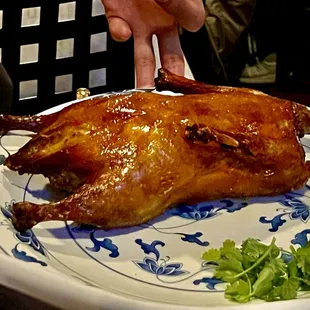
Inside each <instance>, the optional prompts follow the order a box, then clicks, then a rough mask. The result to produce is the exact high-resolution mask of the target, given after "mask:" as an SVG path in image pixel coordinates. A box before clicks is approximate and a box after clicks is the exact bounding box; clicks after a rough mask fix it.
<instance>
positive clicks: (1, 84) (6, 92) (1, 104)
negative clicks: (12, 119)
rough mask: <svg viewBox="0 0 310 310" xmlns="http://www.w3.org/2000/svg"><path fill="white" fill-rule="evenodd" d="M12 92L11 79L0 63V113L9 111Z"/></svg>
mask: <svg viewBox="0 0 310 310" xmlns="http://www.w3.org/2000/svg"><path fill="white" fill-rule="evenodd" d="M12 93H13V84H12V81H11V79H10V77H9V75H8V74H7V72H6V70H5V69H4V67H3V66H2V64H0V114H4V113H5V114H7V113H10V112H11V106H12Z"/></svg>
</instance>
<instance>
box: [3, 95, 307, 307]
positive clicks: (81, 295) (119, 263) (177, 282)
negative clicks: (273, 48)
mask: <svg viewBox="0 0 310 310" xmlns="http://www.w3.org/2000/svg"><path fill="white" fill-rule="evenodd" d="M75 102H76V101H75ZM69 104H72V102H70V103H68V104H66V105H62V106H59V107H56V108H53V109H50V110H48V111H46V112H45V113H52V112H55V111H57V110H60V109H61V108H63V107H64V106H67V105H69ZM28 140H29V133H27V132H12V133H10V134H9V135H7V136H5V137H3V138H2V139H1V144H2V146H3V148H1V149H0V154H1V155H2V159H3V158H4V156H7V152H9V153H14V152H16V151H17V150H18V149H19V148H20V147H21V146H22V145H24V144H25V143H26V142H27V141H28ZM302 143H303V145H304V146H305V150H306V152H307V157H308V158H309V157H310V154H309V152H310V139H309V137H305V138H304V139H303V140H302ZM1 155H0V160H1ZM0 193H1V194H0V206H1V207H2V212H0V252H1V253H2V254H0V284H3V285H6V286H8V287H12V288H14V289H17V290H19V291H21V292H24V293H27V294H30V295H32V296H34V297H36V298H38V299H41V300H45V301H47V302H49V303H52V304H54V305H56V306H60V307H66V308H75V309H85V308H86V307H87V308H88V309H92V308H94V309H100V308H103V309H146V308H147V309H192V308H193V307H199V308H200V307H201V308H203V309H210V308H211V307H217V308H218V309H226V308H227V309H234V308H236V309H240V308H242V307H245V308H246V309H249V308H251V309H252V308H259V309H270V307H271V306H272V309H278V308H279V309H280V307H281V309H290V308H291V307H295V308H298V309H301V308H303V307H305V308H304V309H308V306H307V305H308V303H309V300H307V299H305V298H307V296H304V297H302V298H301V299H298V300H294V301H289V302H279V303H272V304H269V303H260V302H254V303H251V304H247V305H244V306H241V305H236V304H233V303H231V302H228V301H227V300H225V299H224V294H223V291H222V290H223V284H222V283H219V281H216V280H214V279H211V276H212V270H210V269H209V268H210V267H208V266H206V265H205V264H204V262H203V261H202V260H201V255H202V253H203V252H204V251H206V250H207V249H209V248H211V247H220V246H221V244H222V242H223V241H224V240H225V239H227V238H230V239H232V240H234V241H235V242H236V243H237V244H240V243H241V242H242V241H243V240H244V239H246V238H248V237H253V238H258V239H260V240H262V241H263V242H266V243H270V242H271V239H272V237H273V236H276V238H277V244H278V245H279V246H282V247H284V248H288V247H289V246H290V245H292V244H293V245H295V246H297V247H298V246H302V245H303V244H305V242H306V241H307V239H308V235H309V234H310V227H309V224H308V221H309V218H310V208H309V206H310V187H307V186H306V187H305V188H303V189H300V190H298V191H296V192H292V193H287V194H286V195H283V196H278V197H273V198H257V199H251V200H247V201H243V200H231V199H223V200H221V201H212V202H205V203H200V204H198V205H192V206H182V207H178V208H176V209H173V210H170V211H169V212H167V213H166V214H165V215H163V216H161V217H160V218H157V219H156V220H154V221H152V222H151V223H148V224H145V225H141V226H138V227H133V228H130V229H119V230H113V231H103V230H97V229H94V228H93V227H87V226H78V225H76V224H73V223H71V222H69V223H63V222H56V221H55V222H48V223H42V224H39V225H37V226H36V227H35V228H34V229H33V230H30V231H27V232H26V233H22V234H21V233H18V232H16V231H15V230H14V229H13V228H12V225H11V223H10V213H9V211H8V210H9V207H10V205H11V204H12V203H13V202H14V201H22V200H28V201H32V202H36V203H43V202H44V201H48V200H51V199H59V198H60V193H55V192H51V191H50V190H49V187H48V181H47V179H45V178H44V177H42V176H40V175H35V176H29V175H23V176H19V175H18V174H17V173H15V172H12V171H9V170H8V169H7V168H5V167H4V166H3V165H0Z"/></svg>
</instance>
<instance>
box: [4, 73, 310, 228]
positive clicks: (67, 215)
mask: <svg viewBox="0 0 310 310" xmlns="http://www.w3.org/2000/svg"><path fill="white" fill-rule="evenodd" d="M155 81H156V88H157V90H171V91H174V92H177V93H179V95H177V96H167V95H163V94H155V93H150V92H135V93H132V94H120V95H111V96H108V97H104V96H102V97H96V98H93V99H91V98H90V99H85V100H84V101H81V102H79V103H76V104H73V105H71V106H69V107H66V108H64V109H63V110H61V111H59V112H56V113H54V114H50V115H41V116H38V115H35V116H10V115H1V116H0V133H1V134H5V133H7V132H8V131H10V130H16V129H21V130H29V131H32V132H34V133H36V134H35V135H34V136H33V137H32V138H31V140H30V141H29V142H28V143H27V144H25V145H24V146H23V147H21V148H20V150H19V151H18V152H17V153H15V154H13V155H11V156H9V157H8V158H7V159H6V161H5V163H4V165H5V166H6V167H7V168H9V169H11V170H15V171H18V173H19V174H25V173H27V174H43V175H44V176H45V177H47V178H48V179H49V182H50V184H51V185H52V186H54V187H55V188H60V189H62V190H65V191H66V192H68V195H67V197H66V198H64V199H63V200H60V201H58V202H51V203H43V204H34V203H31V202H27V201H25V202H17V203H15V204H14V205H13V206H12V209H11V212H12V214H13V219H12V222H13V225H14V227H15V228H16V229H17V230H18V231H24V230H26V229H30V228H32V227H33V226H34V225H36V224H37V223H40V222H44V221H51V220H61V221H66V220H68V221H74V222H76V223H82V224H89V225H94V226H98V227H101V228H103V229H112V228H120V227H128V226H134V225H139V224H141V223H145V222H147V221H149V220H151V219H154V218H155V217H157V216H159V215H160V214H162V213H164V212H165V211H166V210H167V209H168V208H169V207H171V206H175V205H178V204H194V203H198V202H201V201H206V200H214V199H220V198H225V197H226V198H227V197H230V198H241V197H253V196H272V195H279V194H283V193H286V192H288V191H290V190H294V189H299V188H301V187H302V186H303V185H304V184H305V183H306V182H307V181H308V178H309V176H310V164H309V161H306V160H305V153H304V151H303V148H302V146H301V144H300V141H299V138H300V137H302V136H303V135H304V134H306V133H310V113H309V111H308V109H307V108H306V107H305V106H302V105H300V104H297V103H293V102H290V101H286V100H281V99H278V98H274V97H272V96H269V95H266V94H264V93H261V92H258V91H255V90H250V89H243V88H231V87H219V86H212V85H207V84H203V83H200V82H195V81H191V80H187V79H186V78H183V77H179V76H175V75H173V74H171V73H170V72H168V71H165V70H163V69H160V70H159V74H158V77H157V78H156V80H155ZM182 94H184V95H182Z"/></svg>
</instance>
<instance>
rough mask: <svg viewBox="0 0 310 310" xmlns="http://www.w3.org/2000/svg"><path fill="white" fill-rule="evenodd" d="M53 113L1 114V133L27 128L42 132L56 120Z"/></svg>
mask: <svg viewBox="0 0 310 310" xmlns="http://www.w3.org/2000/svg"><path fill="white" fill-rule="evenodd" d="M54 119H55V117H54V116H53V115H40V116H39V115H33V116H30V115H28V116H15V115H4V114H0V135H4V134H6V133H7V132H9V131H10V130H27V131H32V132H40V130H41V129H42V128H43V127H45V126H48V125H49V124H51V123H52V122H53V121H54Z"/></svg>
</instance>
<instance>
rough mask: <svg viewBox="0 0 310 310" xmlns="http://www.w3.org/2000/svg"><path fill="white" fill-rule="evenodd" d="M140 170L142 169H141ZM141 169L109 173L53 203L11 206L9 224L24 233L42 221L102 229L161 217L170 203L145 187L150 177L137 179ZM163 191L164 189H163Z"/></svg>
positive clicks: (27, 203) (131, 224)
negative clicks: (81, 224)
mask: <svg viewBox="0 0 310 310" xmlns="http://www.w3.org/2000/svg"><path fill="white" fill-rule="evenodd" d="M142 169H143V168H142ZM143 173H144V172H143V171H141V170H132V171H131V172H130V173H128V174H124V169H117V170H114V171H113V170H112V171H111V172H109V173H108V174H103V175H101V176H100V177H98V178H97V179H96V180H95V181H94V182H93V183H89V184H85V185H83V186H82V187H80V189H78V190H77V191H76V192H75V193H74V194H72V195H70V196H68V197H67V198H65V199H63V200H61V201H59V202H56V203H45V204H41V205H38V204H34V203H30V202H18V203H16V204H14V205H13V206H12V209H11V212H12V215H13V218H12V223H13V225H14V227H15V229H16V230H18V231H25V230H27V229H31V228H32V227H33V226H34V225H36V224H38V223H40V222H44V221H53V220H60V221H74V222H77V223H83V224H89V225H95V226H98V227H102V228H104V229H110V228H118V227H127V226H134V225H138V224H141V223H145V222H147V221H148V220H150V219H152V218H154V217H156V216H158V215H160V214H161V213H162V212H163V211H164V210H165V209H166V208H167V204H169V201H165V197H164V195H161V196H160V195H156V194H155V193H152V190H150V189H149V188H147V185H144V186H143V184H150V182H151V181H150V178H149V176H150V175H146V176H145V177H142V180H141V179H139V174H140V175H143ZM164 188H165V186H164Z"/></svg>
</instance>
